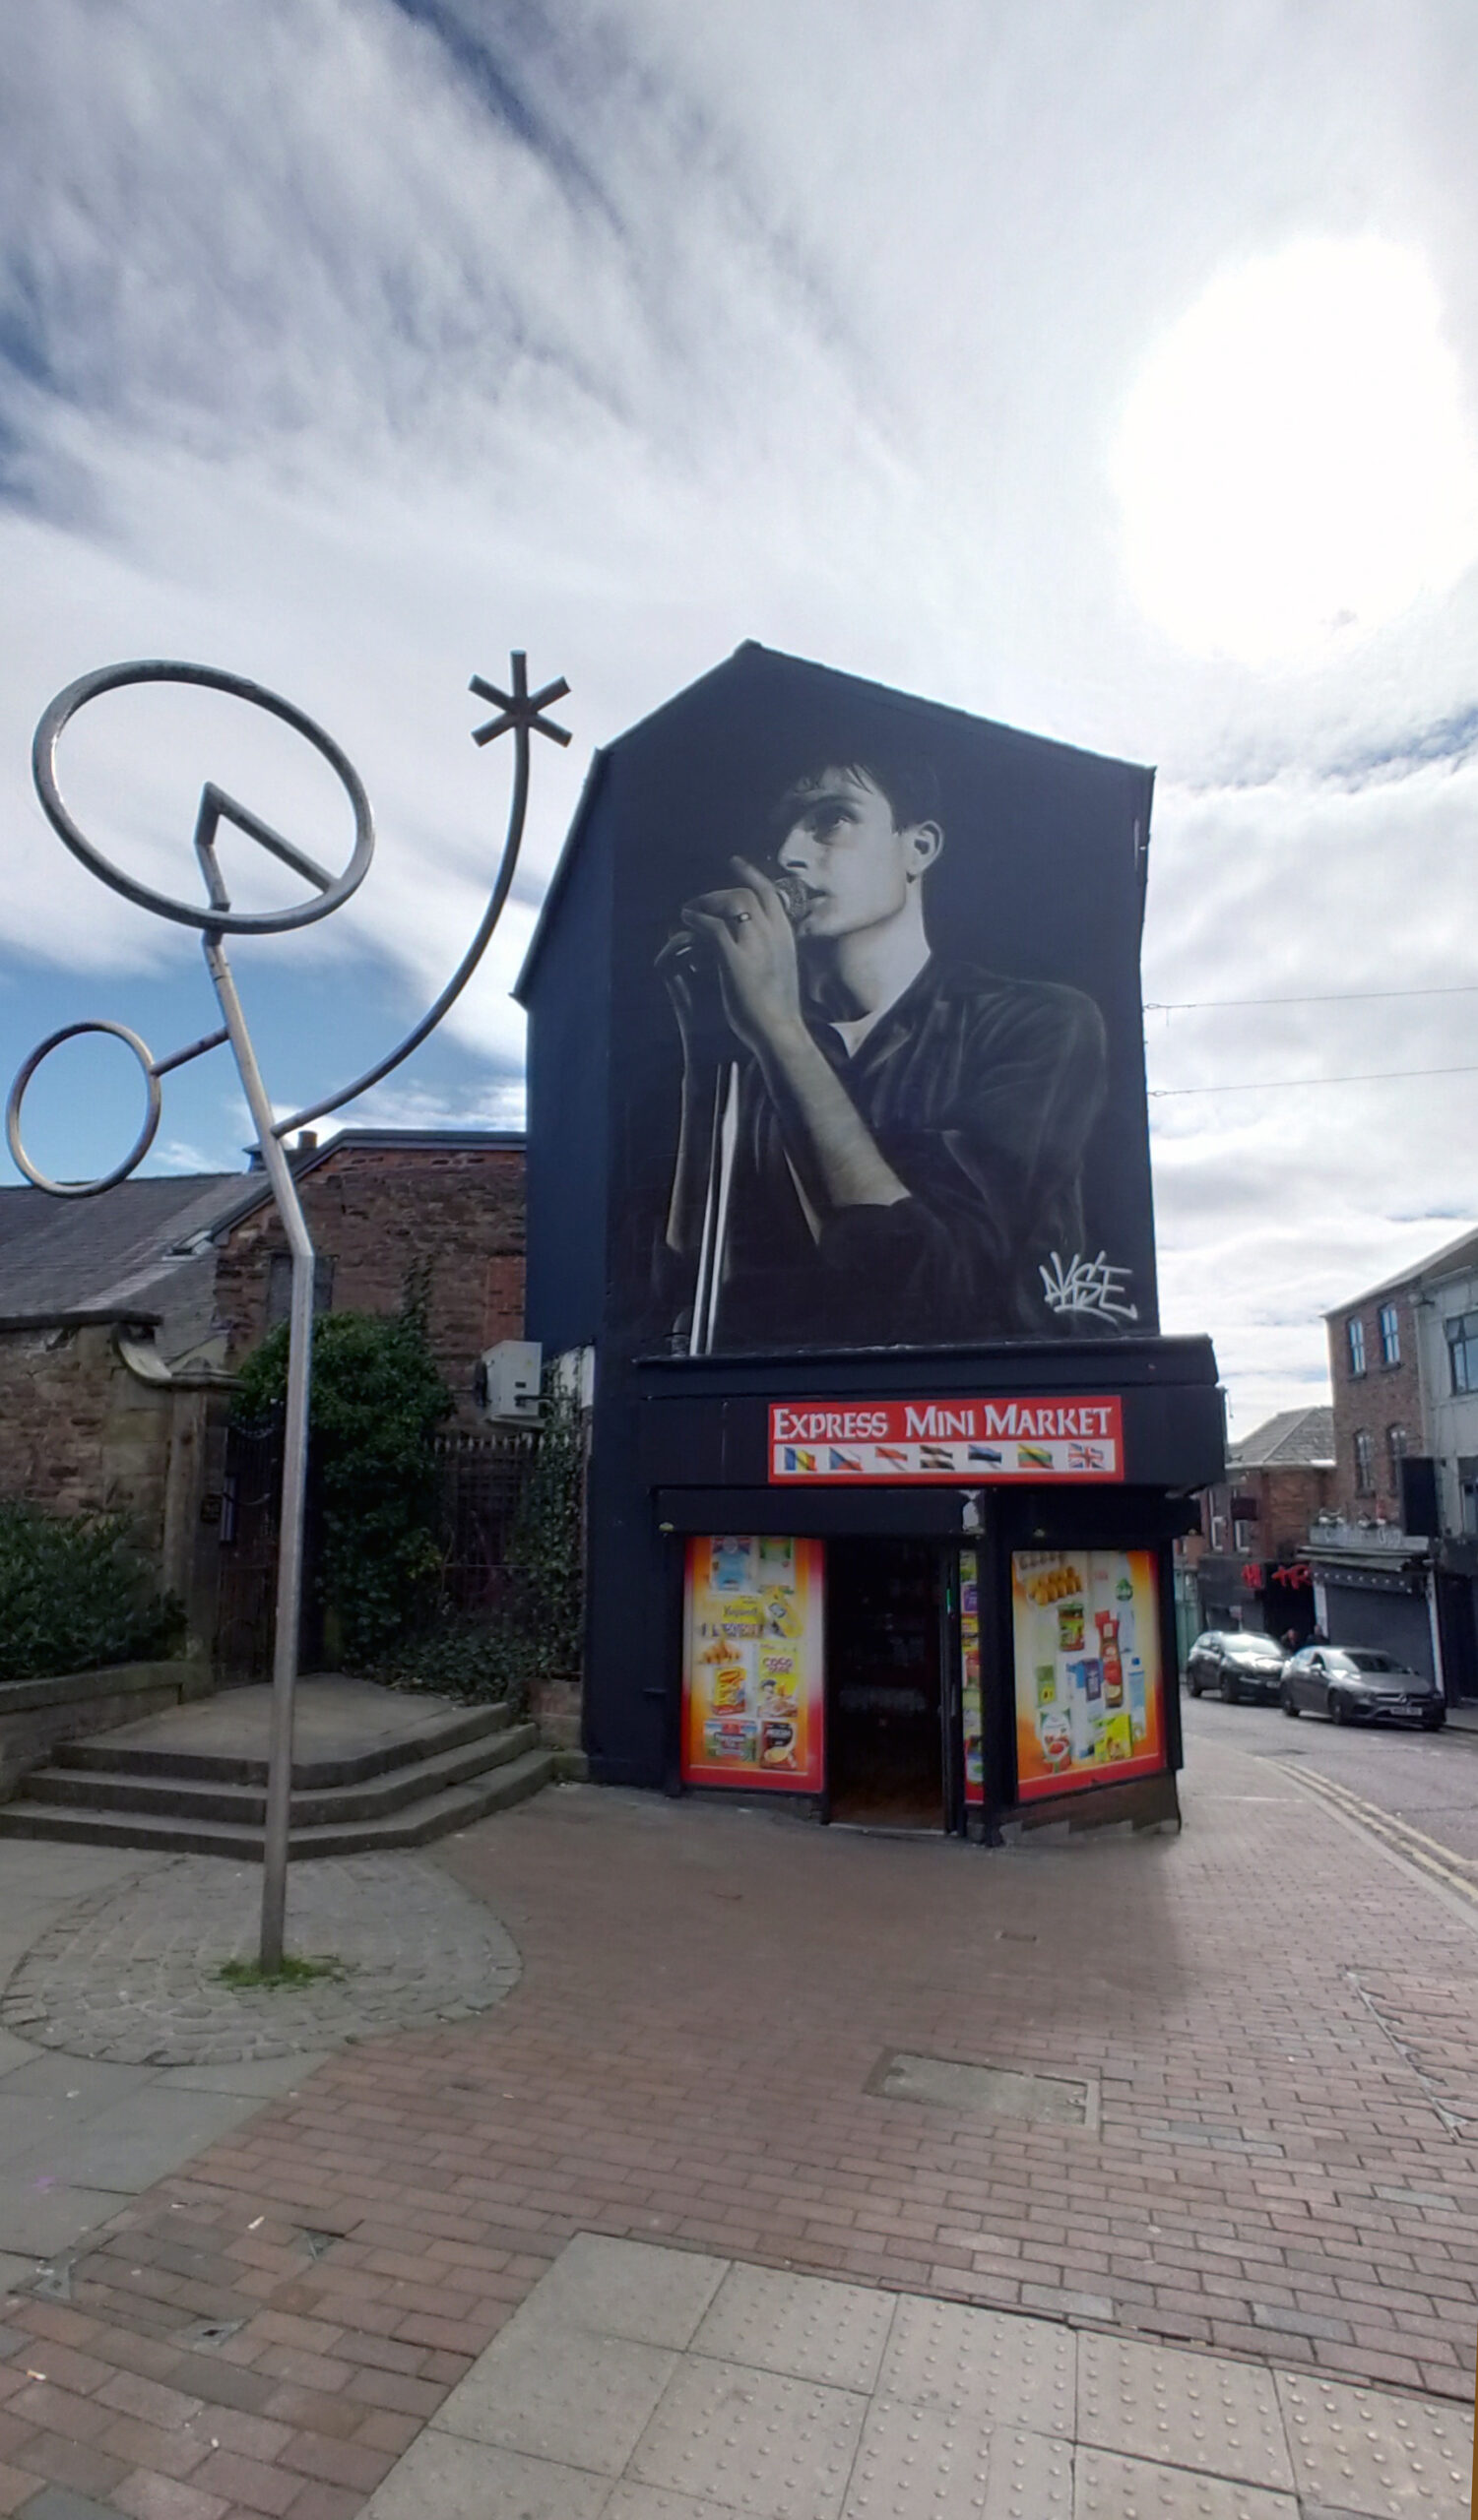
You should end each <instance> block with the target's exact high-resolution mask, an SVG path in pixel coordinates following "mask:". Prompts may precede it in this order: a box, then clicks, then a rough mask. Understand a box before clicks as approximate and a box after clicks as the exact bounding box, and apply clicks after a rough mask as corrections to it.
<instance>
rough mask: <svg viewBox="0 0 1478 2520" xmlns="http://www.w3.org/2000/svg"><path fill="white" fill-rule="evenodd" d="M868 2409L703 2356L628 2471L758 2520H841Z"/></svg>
mask: <svg viewBox="0 0 1478 2520" xmlns="http://www.w3.org/2000/svg"><path fill="white" fill-rule="evenodd" d="M867 2406H868V2401H867V2399H866V2398H865V2397H863V2396H861V2395H859V2394H858V2393H857V2392H856V2391H855V2390H850V2389H830V2388H825V2387H822V2386H820V2385H818V2384H817V2383H816V2382H814V2381H810V2380H792V2379H785V2378H783V2377H782V2376H781V2375H780V2373H779V2372H775V2371H754V2370H751V2369H750V2368H749V2367H748V2366H747V2365H746V2364H745V2363H742V2362H712V2361H709V2360H707V2359H706V2358H703V2357H699V2356H697V2355H694V2356H693V2357H691V2358H690V2359H689V2360H686V2361H684V2362H681V2363H680V2364H679V2365H678V2368H677V2370H676V2372H675V2375H674V2377H673V2379H672V2380H671V2382H670V2383H669V2385H668V2387H667V2389H666V2390H665V2391H664V2394H663V2398H662V2403H661V2405H660V2406H659V2407H658V2409H657V2412H656V2414H655V2415H654V2416H653V2418H652V2421H651V2423H650V2424H649V2425H647V2428H646V2430H645V2432H644V2433H643V2434H642V2437H641V2439H640V2441H639V2442H638V2444H637V2446H636V2450H635V2452H634V2454H633V2456H632V2458H631V2461H630V2464H629V2468H628V2471H627V2473H628V2475H629V2476H630V2477H631V2478H632V2479H633V2480H639V2481H640V2482H641V2483H643V2484H645V2485H657V2486H666V2487H668V2488H670V2489H671V2490H672V2491H674V2492H676V2493H687V2494H691V2495H692V2496H693V2497H694V2499H695V2500H698V2501H703V2500H708V2501H711V2502H718V2503H723V2504H726V2505H727V2506H728V2507H729V2508H730V2509H738V2510H740V2511H743V2512H746V2513H748V2514H751V2515H752V2520H840V2513H841V2508H842V2495H843V2492H844V2491H845V2489H846V2485H847V2480H848V2477H849V2476H850V2474H851V2472H852V2463H853V2460H854V2458H855V2456H856V2453H857V2446H858V2442H859V2439H860V2437H861V2434H862V2428H863V2417H864V2415H865V2414H866V2412H867Z"/></svg>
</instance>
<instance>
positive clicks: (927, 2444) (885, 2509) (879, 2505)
mask: <svg viewBox="0 0 1478 2520" xmlns="http://www.w3.org/2000/svg"><path fill="white" fill-rule="evenodd" d="M1071 2510H1072V2451H1071V2448H1070V2446H1069V2444H1068V2443H1067V2442H1065V2441H1054V2440H1051V2439H1049V2438H1048V2436H1047V2435H1046V2434H1045V2433H1042V2432H1021V2431H1018V2430H1016V2429H1014V2428H1013V2427H1010V2426H1007V2425H990V2424H983V2423H982V2422H981V2421H980V2419H979V2417H977V2416H974V2415H954V2414H950V2413H947V2412H946V2411H945V2410H944V2409H943V2408H941V2407H932V2406H907V2405H905V2404H904V2402H903V2400H902V2399H900V2398H879V2399H878V2400H877V2401H876V2402H875V2403H874V2405H873V2406H872V2408H871V2410H870V2412H869V2414H868V2420H867V2423H866V2424H865V2425H864V2426H863V2439H862V2447H861V2449H860V2450H859V2452H858V2455H857V2465H856V2466H855V2468H854V2469H853V2471H852V2483H851V2485H850V2487H849V2488H848V2491H847V2499H846V2501H845V2503H844V2504H843V2506H842V2520H1070V2514H1071Z"/></svg>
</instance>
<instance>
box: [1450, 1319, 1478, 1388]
mask: <svg viewBox="0 0 1478 2520" xmlns="http://www.w3.org/2000/svg"><path fill="white" fill-rule="evenodd" d="M1443 1326H1444V1328H1445V1329H1446V1334H1447V1355H1449V1356H1450V1358H1451V1360H1452V1388H1453V1390H1454V1391H1478V1312H1455V1313H1454V1314H1453V1315H1452V1318H1451V1320H1450V1321H1447V1322H1445V1323H1444V1325H1443Z"/></svg>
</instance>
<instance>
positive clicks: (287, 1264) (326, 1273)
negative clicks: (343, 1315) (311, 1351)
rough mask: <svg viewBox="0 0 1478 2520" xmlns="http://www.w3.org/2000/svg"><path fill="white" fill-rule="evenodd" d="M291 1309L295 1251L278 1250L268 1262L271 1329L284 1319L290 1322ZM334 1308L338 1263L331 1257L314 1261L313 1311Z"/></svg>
mask: <svg viewBox="0 0 1478 2520" xmlns="http://www.w3.org/2000/svg"><path fill="white" fill-rule="evenodd" d="M291 1309H292V1254H291V1252H290V1251H274V1253H273V1254H272V1257H271V1260H270V1261H269V1262H268V1265H267V1327H268V1329H269V1330H275V1329H276V1328H277V1325H278V1323H279V1322H280V1321H286V1320H287V1318H288V1315H289V1312H290V1311H291ZM333 1309H334V1263H333V1261H332V1260H331V1259H328V1258H324V1259H318V1260H315V1261H314V1263H313V1310H314V1311H315V1312H332V1311H333Z"/></svg>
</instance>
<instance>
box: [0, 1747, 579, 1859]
mask: <svg viewBox="0 0 1478 2520" xmlns="http://www.w3.org/2000/svg"><path fill="white" fill-rule="evenodd" d="M520 1729H521V1730H522V1729H525V1728H520ZM527 1730H528V1731H529V1732H530V1733H532V1732H533V1730H534V1728H533V1727H532V1726H530V1727H528V1728H527ZM554 1770H555V1757H554V1753H553V1751H552V1750H544V1749H526V1750H523V1751H521V1752H520V1753H519V1755H518V1756H517V1757H515V1758H512V1759H509V1760H506V1761H505V1762H503V1763H502V1764H501V1765H499V1766H495V1767H489V1768H487V1769H485V1770H484V1771H483V1772H482V1773H481V1774H480V1775H478V1776H475V1777H473V1778H472V1779H471V1780H470V1781H468V1782H467V1783H464V1784H461V1785H454V1786H449V1787H445V1788H443V1789H442V1790H441V1791H440V1792H437V1793H433V1794H431V1795H429V1796H427V1797H426V1798H424V1799H423V1800H419V1801H415V1802H410V1803H408V1804H406V1805H405V1806H404V1807H403V1808H402V1809H399V1810H392V1811H388V1812H382V1813H381V1814H380V1815H379V1816H378V1817H377V1818H369V1819H357V1820H349V1819H342V1818H341V1819H338V1820H331V1821H328V1822H320V1823H317V1824H313V1825H309V1826H304V1827H295V1828H294V1829H293V1830H292V1832H291V1835H290V1837H289V1854H290V1856H291V1858H292V1859H293V1860H294V1861H297V1862H301V1861H302V1860H303V1859H305V1858H307V1857H312V1856H324V1855H369V1854H374V1853H377V1852H379V1851H381V1850H383V1849H388V1848H392V1847H419V1846H425V1845H427V1844H429V1842H430V1841H431V1839H433V1838H441V1837H446V1836H448V1835H450V1833H451V1831H452V1830H454V1829H466V1828H469V1827H471V1825H472V1823H473V1822H474V1821H475V1820H483V1819H486V1818H488V1817H489V1815H490V1814H491V1813H492V1812H494V1811H505V1810H507V1809H508V1808H509V1807H510V1805H511V1804H513V1803H515V1802H522V1801H524V1800H525V1799H526V1798H527V1796H529V1795H531V1794H537V1793H538V1792H539V1791H540V1788H541V1787H542V1786H545V1785H547V1783H548V1782H549V1779H550V1778H551V1777H552V1776H553V1774H554ZM0 1838H49V1839H57V1840H64V1841H65V1842H67V1843H68V1844H70V1845H74V1846H104V1847H146V1848H150V1849H154V1850H158V1851H160V1852H161V1853H165V1854H169V1855H229V1856H236V1857H237V1858H239V1859H242V1860H244V1861H246V1862H252V1863H254V1862H260V1860H261V1856H262V1831H261V1827H260V1825H257V1826H251V1825H248V1824H245V1823H243V1822H240V1821H235V1822H231V1821H225V1820H210V1819H200V1818H188V1817H184V1816H179V1815H175V1814H173V1813H171V1812H170V1811H169V1810H168V1809H167V1808H166V1809H161V1810H158V1811H154V1812H148V1813H146V1812H139V1811H121V1810H116V1809H99V1810H94V1809H90V1808H88V1807H86V1806H85V1805H80V1804H71V1803H63V1802H41V1801H32V1800H31V1799H30V1798H29V1797H28V1798H25V1799H22V1800H20V1801H16V1802H6V1803H0Z"/></svg>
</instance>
